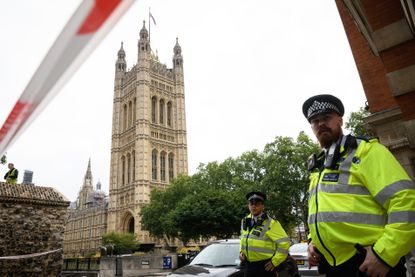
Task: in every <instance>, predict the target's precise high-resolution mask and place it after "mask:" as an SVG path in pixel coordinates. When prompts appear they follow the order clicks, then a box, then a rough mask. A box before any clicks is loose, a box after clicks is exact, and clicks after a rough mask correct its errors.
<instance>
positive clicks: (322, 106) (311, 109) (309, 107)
mask: <svg viewBox="0 0 415 277" xmlns="http://www.w3.org/2000/svg"><path fill="white" fill-rule="evenodd" d="M330 112H335V113H337V114H338V115H340V116H343V115H344V106H343V103H342V101H340V99H339V98H337V97H335V96H333V95H330V94H320V95H315V96H313V97H310V98H308V99H307V100H306V101H305V102H304V104H303V114H304V116H305V117H306V118H307V120H308V121H310V120H311V118H312V117H314V116H316V115H319V114H325V113H330Z"/></svg>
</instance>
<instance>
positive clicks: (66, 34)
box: [0, 0, 134, 155]
mask: <svg viewBox="0 0 415 277" xmlns="http://www.w3.org/2000/svg"><path fill="white" fill-rule="evenodd" d="M133 1H134V0H84V1H83V2H82V3H81V4H80V6H79V7H78V9H77V10H76V11H75V13H74V14H73V15H72V17H71V18H70V20H69V21H68V23H67V24H66V25H65V27H64V28H63V30H62V32H61V33H60V35H59V36H58V38H57V39H56V41H55V43H54V44H53V45H52V47H51V49H50V50H49V52H48V54H47V55H46V57H45V58H44V59H43V61H42V63H41V64H40V66H39V68H38V69H37V71H36V72H35V74H34V75H33V77H32V79H31V80H30V82H29V84H28V85H27V86H26V88H25V90H24V91H23V93H22V95H21V96H20V98H19V99H18V100H17V102H16V104H15V105H14V107H13V109H12V110H11V112H10V114H9V115H8V117H7V119H6V121H5V122H4V124H3V126H2V127H1V129H0V155H1V154H4V153H5V152H6V149H7V148H8V147H9V146H10V145H11V144H12V143H13V142H14V141H15V140H16V139H17V138H18V136H19V135H21V133H22V132H23V131H24V130H25V128H27V127H28V126H29V125H30V123H31V122H32V121H33V120H34V119H35V118H36V116H38V115H39V113H40V112H41V111H42V110H43V109H44V108H45V107H46V106H47V104H48V103H49V102H50V100H52V98H53V97H54V96H56V94H57V93H58V92H59V90H60V89H61V88H62V86H63V85H64V84H65V83H66V82H67V81H68V80H69V78H70V77H71V76H72V75H73V74H74V73H75V72H76V70H77V69H78V68H79V66H80V65H81V64H82V63H83V62H84V61H85V59H86V58H87V57H88V55H89V54H90V53H91V52H92V51H93V49H94V48H95V47H96V46H97V45H98V43H99V42H100V41H101V40H102V39H103V38H104V37H105V35H106V34H107V33H108V32H109V31H110V30H111V28H112V27H113V26H114V25H115V23H116V22H117V21H118V20H119V19H120V18H121V16H122V15H123V14H124V13H125V12H126V11H127V10H128V9H129V7H130V6H131V4H132V3H133Z"/></svg>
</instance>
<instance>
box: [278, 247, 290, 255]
mask: <svg viewBox="0 0 415 277" xmlns="http://www.w3.org/2000/svg"><path fill="white" fill-rule="evenodd" d="M277 252H280V253H283V254H287V255H288V254H289V252H288V250H287V249H284V248H277Z"/></svg>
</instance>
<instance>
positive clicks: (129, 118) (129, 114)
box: [128, 101, 133, 127]
mask: <svg viewBox="0 0 415 277" xmlns="http://www.w3.org/2000/svg"><path fill="white" fill-rule="evenodd" d="M132 122H133V103H132V102H131V101H130V102H129V103H128V127H131V125H132Z"/></svg>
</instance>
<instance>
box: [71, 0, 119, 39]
mask: <svg viewBox="0 0 415 277" xmlns="http://www.w3.org/2000/svg"><path fill="white" fill-rule="evenodd" d="M120 3H121V0H95V4H94V7H93V9H92V10H91V12H90V13H89V14H88V16H87V18H86V19H85V21H84V22H83V23H82V26H81V28H79V30H78V33H77V34H79V35H85V34H89V33H94V32H96V31H97V30H98V29H99V28H100V27H101V25H102V24H103V23H104V22H105V20H107V18H108V17H109V16H110V15H111V13H112V12H113V11H114V10H115V8H116V7H117V6H118V4H120Z"/></svg>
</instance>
